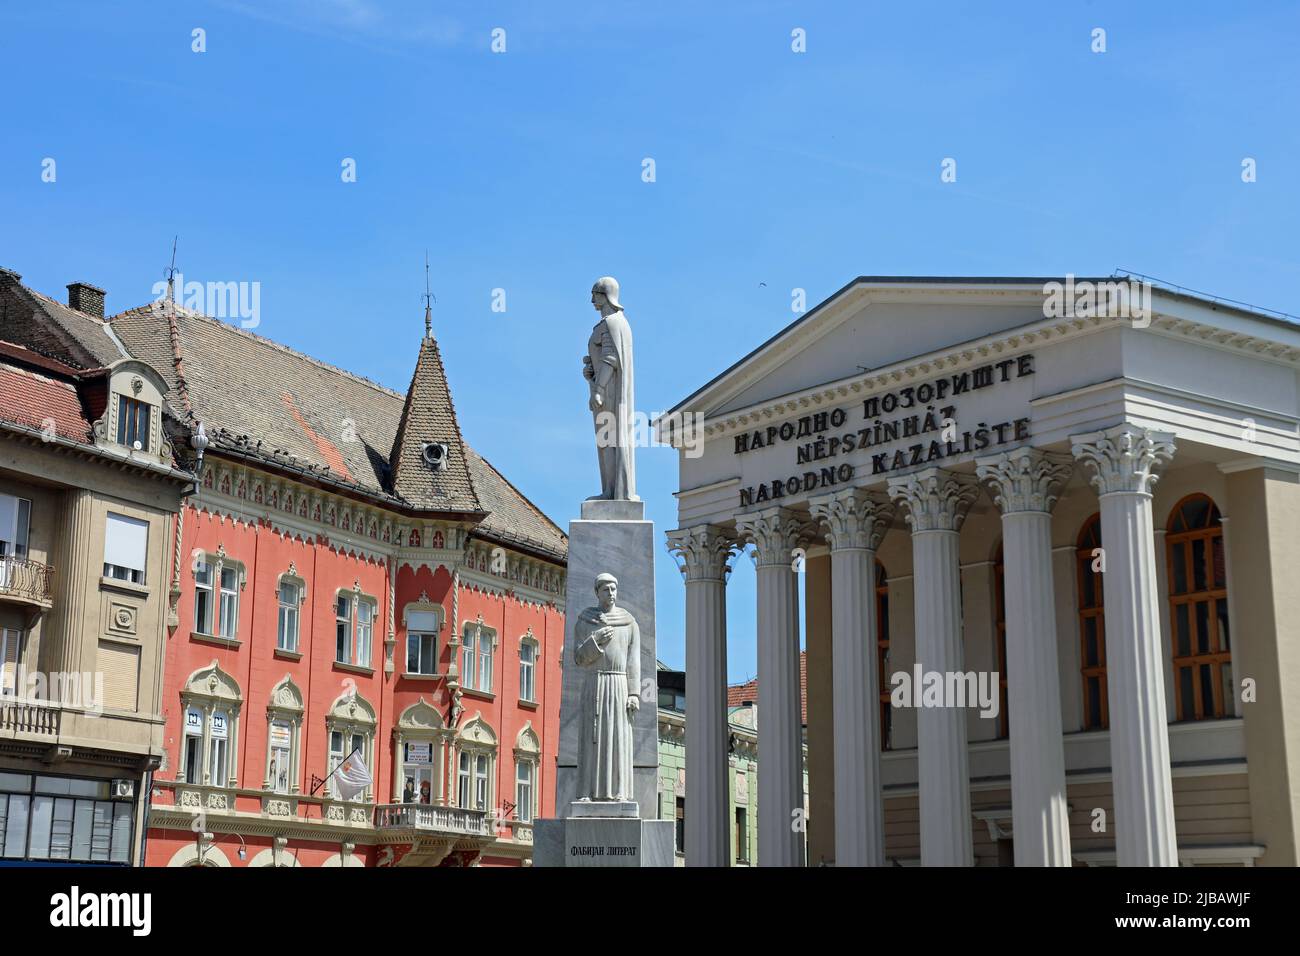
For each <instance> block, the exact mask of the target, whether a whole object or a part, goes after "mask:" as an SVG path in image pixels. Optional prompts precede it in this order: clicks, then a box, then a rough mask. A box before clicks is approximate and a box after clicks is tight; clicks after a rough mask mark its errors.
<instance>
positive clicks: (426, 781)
mask: <svg viewBox="0 0 1300 956" xmlns="http://www.w3.org/2000/svg"><path fill="white" fill-rule="evenodd" d="M396 737H397V760H396V767H395V769H394V772H393V802H394V803H421V804H438V805H442V804H445V803H446V800H445V799H444V797H443V794H444V792H445V787H444V785H443V779H442V777H443V769H444V768H445V767H446V766H447V760H446V748H447V746H448V744H449V740H448V737H449V732H448V731H447V729H446V724H445V723H444V721H443V719H442V714H440V713H439V712H438V710H437V708H435V707H434V706H433V705H432V704H430V703H429V702H428V701H426V700H425V699H424V698H423V697H421V698H420V699H419V700H417V701H416V702H415V703H414V704H412V705H411V706H410V707H407V708H406V709H405V710H404V711H402V713H401V716H399V717H398V718H397V730H396Z"/></svg>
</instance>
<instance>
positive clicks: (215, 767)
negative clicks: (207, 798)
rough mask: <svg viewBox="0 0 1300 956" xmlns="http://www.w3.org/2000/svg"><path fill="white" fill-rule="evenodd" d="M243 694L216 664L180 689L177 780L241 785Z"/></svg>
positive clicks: (199, 671) (206, 784) (187, 681)
mask: <svg viewBox="0 0 1300 956" xmlns="http://www.w3.org/2000/svg"><path fill="white" fill-rule="evenodd" d="M242 705H243V694H242V693H241V692H240V689H239V684H238V682H236V680H235V679H234V678H233V677H231V676H230V675H229V674H227V673H226V672H225V671H223V670H222V669H221V667H220V666H219V665H218V664H217V662H216V661H215V660H214V661H213V662H212V663H211V664H209V665H208V666H207V667H203V668H200V669H199V670H197V671H195V672H194V673H193V674H191V675H190V676H189V679H188V680H186V682H185V685H184V687H183V688H182V689H181V720H182V727H181V741H182V743H181V766H180V776H179V777H178V779H180V780H183V781H184V782H185V783H191V784H199V785H202V786H210V787H235V786H238V785H239V766H238V754H239V712H240V708H241V707H242Z"/></svg>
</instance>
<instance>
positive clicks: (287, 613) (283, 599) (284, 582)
mask: <svg viewBox="0 0 1300 956" xmlns="http://www.w3.org/2000/svg"><path fill="white" fill-rule="evenodd" d="M306 593H307V586H306V584H305V583H304V582H303V580H302V579H301V578H299V577H297V576H295V575H294V574H293V566H292V565H290V570H289V573H288V574H282V575H280V587H279V589H278V591H277V593H276V597H277V599H278V601H279V610H278V614H277V619H276V630H275V646H276V649H277V650H281V651H289V652H291V653H297V651H298V629H299V624H300V622H301V619H302V603H303V600H304V598H305V596H306Z"/></svg>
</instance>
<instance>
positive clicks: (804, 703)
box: [727, 651, 808, 726]
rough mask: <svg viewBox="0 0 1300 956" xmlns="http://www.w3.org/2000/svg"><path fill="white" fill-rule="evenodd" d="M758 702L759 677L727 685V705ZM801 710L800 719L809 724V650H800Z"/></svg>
mask: <svg viewBox="0 0 1300 956" xmlns="http://www.w3.org/2000/svg"><path fill="white" fill-rule="evenodd" d="M757 703H758V678H757V677H755V678H754V679H753V680H748V681H745V683H743V684H731V685H730V686H728V687H727V707H728V708H732V707H743V706H745V705H746V704H757ZM799 712H800V720H801V721H802V722H803V724H804V725H805V726H807V724H808V652H807V651H800V652H799Z"/></svg>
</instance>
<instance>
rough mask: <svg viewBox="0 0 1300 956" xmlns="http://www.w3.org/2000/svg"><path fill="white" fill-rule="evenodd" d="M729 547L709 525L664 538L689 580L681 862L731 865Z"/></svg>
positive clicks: (721, 535)
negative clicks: (683, 851) (683, 858)
mask: <svg viewBox="0 0 1300 956" xmlns="http://www.w3.org/2000/svg"><path fill="white" fill-rule="evenodd" d="M732 547H733V542H732V539H731V538H730V537H728V536H727V535H726V534H725V533H724V532H723V531H722V530H721V529H719V528H716V527H713V526H712V525H703V526H699V527H695V528H685V529H682V530H679V531H671V532H669V534H668V548H669V550H670V551H672V552H673V553H674V554H676V555H678V556H679V557H680V558H681V559H682V564H681V572H682V576H683V577H684V578H685V579H686V700H687V706H688V707H689V709H690V719H689V720H687V721H686V865H687V866H728V865H730V863H731V853H730V834H731V825H730V820H729V810H730V804H731V800H730V791H729V788H728V786H727V767H728V763H727V575H728V573H729V572H730V570H731V569H730V568H729V567H728V564H727V562H728V560H729V558H730V557H731V554H732Z"/></svg>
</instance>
